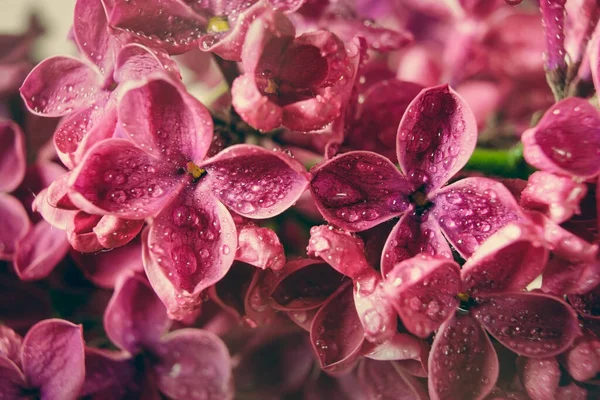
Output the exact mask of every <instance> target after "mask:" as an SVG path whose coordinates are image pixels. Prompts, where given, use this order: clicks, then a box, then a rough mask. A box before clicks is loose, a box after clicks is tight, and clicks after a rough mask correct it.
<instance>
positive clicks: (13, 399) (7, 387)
mask: <svg viewBox="0 0 600 400" xmlns="http://www.w3.org/2000/svg"><path fill="white" fill-rule="evenodd" d="M0 377H1V379H0V393H2V398H3V399H7V400H21V399H22V398H23V395H22V394H23V391H24V389H26V388H27V382H26V381H25V377H24V376H23V373H22V372H21V370H19V367H18V366H17V365H15V363H14V362H12V361H11V360H10V359H8V358H7V357H4V356H0Z"/></svg>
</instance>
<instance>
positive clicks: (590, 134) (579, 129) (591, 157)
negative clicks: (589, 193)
mask: <svg viewBox="0 0 600 400" xmlns="http://www.w3.org/2000/svg"><path fill="white" fill-rule="evenodd" d="M599 125H600V114H599V113H598V110H597V109H596V108H595V107H594V106H592V105H591V104H589V103H588V102H587V101H586V100H585V99H579V98H576V97H569V98H567V99H565V100H562V101H559V102H558V103H556V104H555V105H554V106H552V107H551V108H550V109H548V111H546V113H545V114H544V116H543V117H542V119H541V120H540V122H539V123H538V124H537V126H536V127H535V128H531V129H529V130H527V131H525V133H523V136H522V138H521V139H522V141H523V156H524V157H525V160H526V161H527V162H528V163H529V164H531V165H533V166H534V167H536V168H538V169H541V170H543V171H546V172H552V173H557V174H560V175H567V176H571V175H574V176H577V177H582V178H588V177H592V176H595V175H597V174H598V173H599V172H600V152H598V151H597V149H598V148H599V147H600V129H598V126H599Z"/></svg>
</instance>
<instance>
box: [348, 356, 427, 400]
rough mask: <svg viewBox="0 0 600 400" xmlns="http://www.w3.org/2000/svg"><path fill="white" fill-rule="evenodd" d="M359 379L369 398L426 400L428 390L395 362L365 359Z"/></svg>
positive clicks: (359, 370)
mask: <svg viewBox="0 0 600 400" xmlns="http://www.w3.org/2000/svg"><path fill="white" fill-rule="evenodd" d="M358 379H359V382H360V383H361V385H362V387H363V389H364V390H365V392H366V393H367V396H368V398H373V399H375V398H376V399H381V400H426V399H428V396H427V390H426V389H425V387H424V386H423V384H422V383H421V382H419V381H418V380H417V379H415V378H414V377H412V376H410V375H408V374H407V373H406V372H404V371H402V370H401V369H400V368H398V367H397V366H396V364H395V363H394V362H389V361H374V360H368V359H366V360H364V361H363V362H362V363H361V364H360V366H359V367H358Z"/></svg>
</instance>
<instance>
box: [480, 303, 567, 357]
mask: <svg viewBox="0 0 600 400" xmlns="http://www.w3.org/2000/svg"><path fill="white" fill-rule="evenodd" d="M473 315H474V316H475V318H477V320H478V321H479V322H480V323H481V324H482V325H483V326H484V327H485V329H487V331H488V332H489V333H490V334H491V335H492V336H494V337H495V338H496V339H497V340H498V341H499V342H500V343H502V344H503V345H504V346H506V347H508V348H509V349H510V350H512V351H513V352H515V353H517V354H519V355H523V356H527V357H550V356H553V355H556V354H559V353H562V352H563V351H564V350H565V349H567V348H568V347H569V346H571V344H572V343H573V340H575V338H576V337H577V336H578V335H579V324H578V322H577V314H576V313H575V311H573V309H572V308H571V307H569V306H568V305H567V304H566V303H565V302H564V301H562V300H559V299H557V298H555V297H552V296H548V295H545V294H541V293H523V292H505V293H502V294H498V295H489V296H485V297H484V298H483V299H480V301H479V304H477V306H476V307H475V308H474V310H473Z"/></svg>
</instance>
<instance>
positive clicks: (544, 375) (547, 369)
mask: <svg viewBox="0 0 600 400" xmlns="http://www.w3.org/2000/svg"><path fill="white" fill-rule="evenodd" d="M517 362H518V366H519V370H520V375H521V382H522V383H523V386H524V387H525V390H526V391H527V394H528V395H529V397H530V398H531V399H532V400H546V399H553V398H555V397H554V396H555V393H556V390H557V389H558V384H559V382H560V369H559V366H558V362H557V361H556V359H555V358H554V357H550V358H520V359H518V360H517Z"/></svg>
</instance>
